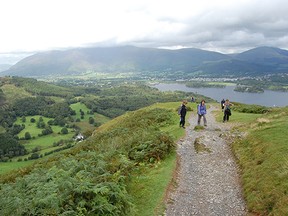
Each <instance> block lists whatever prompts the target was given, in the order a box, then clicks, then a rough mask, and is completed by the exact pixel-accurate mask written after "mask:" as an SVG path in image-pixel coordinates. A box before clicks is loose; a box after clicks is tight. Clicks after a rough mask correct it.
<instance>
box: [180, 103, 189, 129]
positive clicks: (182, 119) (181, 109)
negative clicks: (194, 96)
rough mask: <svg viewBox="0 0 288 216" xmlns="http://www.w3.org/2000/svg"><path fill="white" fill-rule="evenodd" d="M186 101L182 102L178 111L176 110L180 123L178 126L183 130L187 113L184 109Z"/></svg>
mask: <svg viewBox="0 0 288 216" xmlns="http://www.w3.org/2000/svg"><path fill="white" fill-rule="evenodd" d="M187 103H188V102H187V100H183V102H182V104H181V106H180V108H179V110H178V114H179V115H180V123H179V126H180V127H182V128H185V116H186V113H187V108H186V104H187Z"/></svg>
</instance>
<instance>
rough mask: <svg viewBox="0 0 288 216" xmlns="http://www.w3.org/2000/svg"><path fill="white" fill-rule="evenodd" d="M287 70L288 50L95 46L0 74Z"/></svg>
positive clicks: (40, 56) (39, 57)
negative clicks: (231, 52) (226, 51)
mask: <svg viewBox="0 0 288 216" xmlns="http://www.w3.org/2000/svg"><path fill="white" fill-rule="evenodd" d="M287 71H288V51H286V50H283V49H279V48H273V47H259V48H255V49H251V50H248V51H246V52H243V53H240V54H235V55H225V54H221V53H217V52H211V51H206V50H201V49H195V48H187V49H179V50H167V49H156V48H139V47H133V46H123V47H96V48H78V49H70V50H64V51H49V52H42V53H37V54H34V55H32V56H29V57H27V58H25V59H23V60H21V61H19V62H18V63H17V64H15V65H14V66H12V67H11V68H10V69H8V70H6V71H4V72H1V73H0V75H16V76H23V77H41V76H55V75H57V76H67V75H81V74H83V73H86V72H104V73H115V72H135V73H136V72H137V73H139V72H141V73H142V74H145V73H149V72H155V73H156V74H157V73H161V72H165V73H167V74H170V75H171V74H172V75H173V74H174V73H175V72H181V74H184V76H185V74H187V75H193V74H198V75H210V76H227V75H230V76H243V75H245V76H247V75H251V76H257V75H265V74H269V73H280V72H287Z"/></svg>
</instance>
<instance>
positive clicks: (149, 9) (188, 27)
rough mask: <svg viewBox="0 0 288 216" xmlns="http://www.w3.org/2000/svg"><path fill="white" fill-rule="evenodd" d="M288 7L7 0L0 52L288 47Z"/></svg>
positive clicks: (227, 0)
mask: <svg viewBox="0 0 288 216" xmlns="http://www.w3.org/2000/svg"><path fill="white" fill-rule="evenodd" d="M287 11H288V1H287V0H273V1H272V0H25V1H24V0H9V1H8V0H7V1H1V2H0V28H1V34H0V54H2V56H5V55H6V56H9V55H14V56H15V55H16V54H17V55H19V53H20V55H21V54H22V55H25V53H26V54H27V53H33V52H34V53H35V52H41V51H46V50H54V49H67V48H74V47H89V46H122V45H134V46H139V47H154V48H168V49H178V48H190V47H193V48H199V49H205V50H211V51H217V52H221V53H235V52H242V51H245V50H248V49H251V48H255V47H258V46H272V47H279V48H282V49H288V13H287Z"/></svg>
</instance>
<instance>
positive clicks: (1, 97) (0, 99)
mask: <svg viewBox="0 0 288 216" xmlns="http://www.w3.org/2000/svg"><path fill="white" fill-rule="evenodd" d="M3 104H5V95H4V93H3V91H2V89H0V107H1V106H2V105H3Z"/></svg>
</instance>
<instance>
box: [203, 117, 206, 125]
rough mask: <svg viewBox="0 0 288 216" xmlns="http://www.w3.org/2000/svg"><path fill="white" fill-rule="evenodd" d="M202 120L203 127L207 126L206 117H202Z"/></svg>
mask: <svg viewBox="0 0 288 216" xmlns="http://www.w3.org/2000/svg"><path fill="white" fill-rule="evenodd" d="M203 120H204V126H207V120H206V116H205V115H203Z"/></svg>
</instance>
